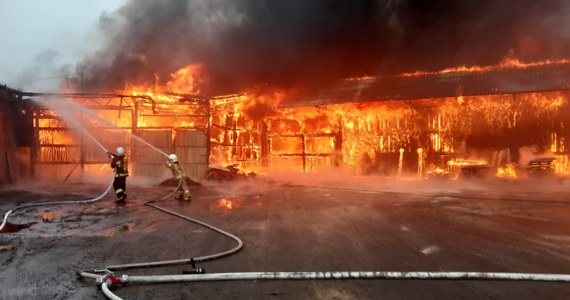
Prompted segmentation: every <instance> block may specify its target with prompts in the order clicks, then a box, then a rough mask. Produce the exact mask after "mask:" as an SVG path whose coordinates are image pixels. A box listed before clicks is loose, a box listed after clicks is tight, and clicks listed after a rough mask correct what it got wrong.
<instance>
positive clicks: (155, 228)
mask: <svg viewBox="0 0 570 300" xmlns="http://www.w3.org/2000/svg"><path fill="white" fill-rule="evenodd" d="M105 185H106V184H104V183H103V184H67V185H45V186H40V185H36V188H34V190H29V189H23V188H21V187H13V188H11V189H6V190H3V191H0V210H1V211H2V212H5V211H7V210H8V209H11V208H13V207H14V206H15V205H18V204H22V203H28V202H30V201H62V200H81V199H85V198H89V197H93V196H96V195H98V193H101V192H102V191H103V190H104V189H105ZM171 189H172V188H168V187H160V186H155V185H147V184H145V185H140V184H136V183H133V184H130V185H129V186H128V191H129V203H128V205H126V206H125V207H117V206H116V205H115V204H114V200H113V199H112V195H110V196H108V197H106V198H105V199H104V200H102V201H100V202H97V203H94V204H86V205H63V206H51V207H50V206H47V207H36V208H30V209H25V210H22V211H18V212H16V213H14V215H13V217H11V218H10V222H11V223H13V224H30V223H34V222H37V223H35V224H32V225H30V226H29V227H27V228H22V229H21V230H19V231H16V232H12V233H0V249H3V250H2V251H0V285H1V286H2V287H3V288H2V289H1V291H0V298H2V299H48V298H49V299H105V296H104V295H103V293H102V292H101V291H100V290H99V289H98V288H97V287H96V285H95V283H94V282H93V281H92V280H86V279H83V280H80V279H78V277H77V276H76V271H78V270H82V269H92V268H101V267H104V266H108V265H115V264H125V263H134V262H147V261H159V260H171V259H179V258H191V257H197V256H202V255H208V254H212V253H216V252H221V251H225V250H228V249H230V248H232V247H234V246H235V242H234V241H232V240H230V239H228V238H226V237H224V236H221V235H220V234H218V233H215V232H213V231H211V230H209V229H207V228H204V227H201V226H199V225H196V224H193V223H190V222H187V221H184V220H182V219H179V218H176V217H173V216H171V215H167V214H164V213H163V212H160V211H158V210H156V209H153V208H151V207H148V206H144V203H145V202H146V201H149V200H153V199H157V198H160V197H161V196H163V195H165V194H167V193H169V192H170V191H171ZM567 190H569V191H570V189H568V184H567V183H559V182H557V183H551V182H528V181H524V182H522V181H521V182H496V181H492V182H472V181H463V182H459V183H456V182H429V181H422V182H417V181H398V182H390V181H388V180H376V179H370V178H366V179H362V178H350V179H347V180H344V181H339V179H338V178H334V179H331V180H329V181H326V180H312V179H310V177H303V178H297V180H291V179H290V178H289V179H288V180H268V179H263V178H260V179H255V180H247V181H238V182H222V183H218V182H214V183H207V184H205V185H204V186H202V187H194V188H193V189H192V192H193V200H192V201H191V203H188V202H183V201H177V200H174V199H167V200H165V201H162V202H159V203H157V204H158V205H160V206H161V207H164V208H167V209H170V210H173V211H176V212H178V213H181V214H184V215H188V216H190V217H192V218H195V219H198V220H200V221H203V222H206V223H208V224H211V225H213V226H216V227H219V228H220V229H223V230H225V231H228V232H230V233H232V234H235V235H237V236H239V237H240V238H241V239H242V241H243V242H244V248H243V249H242V250H241V251H240V252H238V253H237V254H234V255H232V256H229V257H226V258H222V259H219V260H215V261H211V262H205V263H201V264H199V267H202V268H205V269H206V272H207V273H220V272H265V271H267V272H273V271H290V272H296V271H406V272H407V271H433V272H448V271H449V272H452V271H457V272H467V271H469V272H516V273H555V274H570V197H569V196H570V192H566V191H567ZM190 269H191V266H189V265H179V266H171V267H161V268H148V269H133V270H125V271H124V272H117V274H116V275H121V274H128V275H166V274H182V272H183V271H187V270H190ZM114 292H115V293H116V294H117V295H118V296H120V297H123V298H125V299H157V298H163V299H268V298H269V299H568V297H569V296H568V295H570V283H560V282H558V283H557V282H531V281H519V282H516V281H490V280H328V281H319V280H313V281H309V280H303V281H261V280H258V281H225V282H197V283H169V284H149V285H136V284H132V285H127V286H121V287H118V288H116V289H114Z"/></svg>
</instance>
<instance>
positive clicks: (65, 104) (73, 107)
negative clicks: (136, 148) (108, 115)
mask: <svg viewBox="0 0 570 300" xmlns="http://www.w3.org/2000/svg"><path fill="white" fill-rule="evenodd" d="M40 99H41V98H40ZM57 100H60V101H59V103H58V104H59V106H58V105H56V104H55V103H57V101H53V102H48V101H45V103H44V102H42V104H45V105H46V106H47V107H49V108H53V107H56V108H62V109H66V110H69V111H81V112H82V113H83V114H85V115H87V116H89V117H91V118H92V119H94V120H96V121H98V122H100V123H103V124H105V125H107V126H109V127H113V128H116V129H119V130H121V131H122V132H123V133H125V134H128V135H130V136H131V137H133V138H134V139H135V140H136V141H138V142H140V143H142V144H144V145H146V146H148V147H150V148H152V149H153V150H155V151H157V152H159V153H160V154H162V155H164V156H165V157H168V154H167V153H165V152H164V151H162V150H160V149H158V148H156V147H155V146H154V145H152V144H150V143H149V142H147V141H145V140H144V139H142V138H140V137H139V136H137V135H135V134H133V133H131V132H129V131H128V130H126V129H124V128H121V127H118V126H116V125H115V124H113V123H112V122H111V121H109V120H107V119H105V118H102V117H101V116H99V115H97V114H96V113H94V112H92V111H91V110H89V109H86V108H85V107H83V106H81V105H79V104H76V103H73V102H70V101H65V100H64V99H62V98H57ZM53 110H54V111H55V109H53ZM62 117H63V116H62ZM63 118H64V119H66V118H65V117H63ZM66 120H67V119H66ZM73 121H75V122H76V123H77V121H76V120H73Z"/></svg>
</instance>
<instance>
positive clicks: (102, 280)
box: [96, 275, 129, 288]
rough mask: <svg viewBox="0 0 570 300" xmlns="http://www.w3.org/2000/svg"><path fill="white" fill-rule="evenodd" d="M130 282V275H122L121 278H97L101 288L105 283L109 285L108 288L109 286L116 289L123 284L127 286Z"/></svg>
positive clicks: (108, 276) (109, 276)
mask: <svg viewBox="0 0 570 300" xmlns="http://www.w3.org/2000/svg"><path fill="white" fill-rule="evenodd" d="M128 280H129V276H128V275H121V277H118V276H112V275H106V276H101V277H99V278H97V280H96V282H97V286H101V285H102V284H103V283H107V286H109V288H114V287H116V286H118V285H119V284H122V285H125V284H127V281H128Z"/></svg>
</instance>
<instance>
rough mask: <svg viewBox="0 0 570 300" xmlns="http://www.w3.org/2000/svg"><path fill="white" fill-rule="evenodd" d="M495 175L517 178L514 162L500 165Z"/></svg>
mask: <svg viewBox="0 0 570 300" xmlns="http://www.w3.org/2000/svg"><path fill="white" fill-rule="evenodd" d="M497 176H498V177H503V178H517V177H518V171H517V166H516V164H514V163H508V164H505V165H504V166H502V167H498V168H497Z"/></svg>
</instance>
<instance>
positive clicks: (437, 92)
mask: <svg viewBox="0 0 570 300" xmlns="http://www.w3.org/2000/svg"><path fill="white" fill-rule="evenodd" d="M568 89H570V62H568V61H559V62H545V63H536V64H529V65H525V64H519V65H513V66H509V67H502V66H497V67H473V68H466V67H463V68H456V69H453V70H443V71H439V72H418V73H413V74H402V75H399V76H383V77H363V78H349V79H345V80H342V81H338V82H337V83H335V84H333V85H331V86H329V87H327V88H325V89H323V90H320V91H319V92H317V93H316V94H313V95H309V96H303V97H298V98H293V99H288V100H287V101H285V102H283V103H281V106H282V107H294V106H310V105H329V104H340V103H351V102H369V101H386V100H413V99H426V98H446V97H461V96H479V95H496V94H514V93H528V92H548V91H562V90H568Z"/></svg>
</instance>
